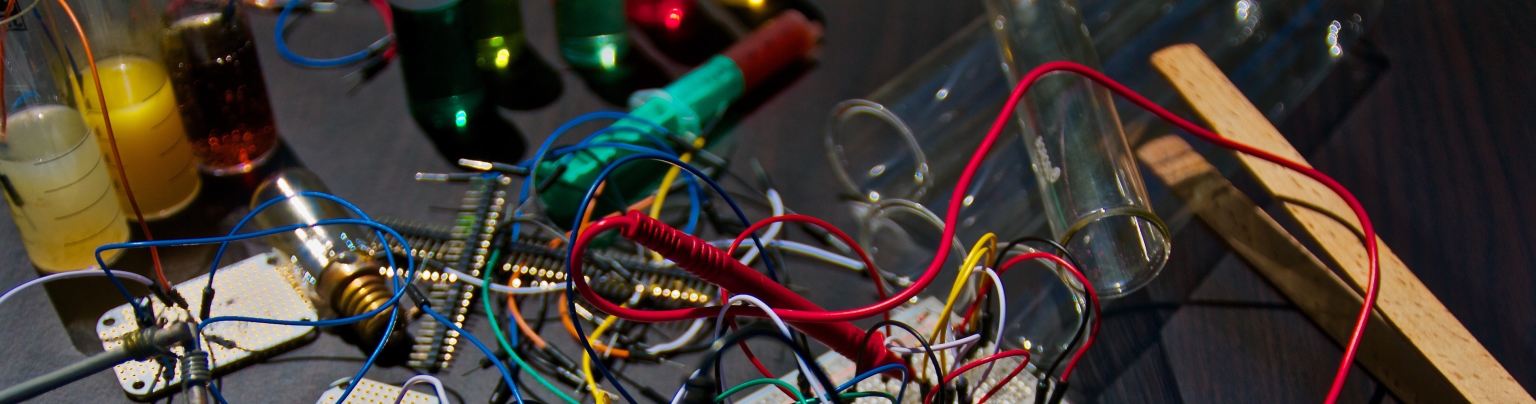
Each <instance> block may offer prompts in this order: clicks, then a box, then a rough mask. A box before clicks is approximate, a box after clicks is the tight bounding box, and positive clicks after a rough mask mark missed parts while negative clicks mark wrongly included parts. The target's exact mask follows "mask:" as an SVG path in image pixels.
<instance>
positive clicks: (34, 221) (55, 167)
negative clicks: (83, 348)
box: [0, 5, 129, 273]
mask: <svg viewBox="0 0 1536 404" xmlns="http://www.w3.org/2000/svg"><path fill="white" fill-rule="evenodd" d="M47 6H48V5H45V6H44V7H47ZM40 15H42V14H40V13H28V14H22V15H20V16H18V17H14V19H12V20H7V21H6V22H5V23H4V24H3V25H4V26H6V27H7V29H6V30H5V32H3V33H0V35H4V38H5V42H4V46H5V82H4V84H5V86H4V95H5V98H4V102H5V103H6V105H4V106H3V107H4V108H5V109H6V110H7V113H8V116H7V117H6V118H5V127H4V132H3V133H0V186H3V189H4V191H5V192H4V193H5V198H6V202H8V205H10V207H11V220H12V221H14V222H15V223H16V229H17V230H18V232H19V233H20V234H21V240H22V244H23V245H24V246H25V247H26V250H27V255H28V256H29V257H30V258H31V259H32V263H33V264H34V265H36V266H37V267H38V268H39V269H41V270H42V271H43V272H53V273H56V272H65V271H72V270H79V269H85V268H90V267H94V266H95V265H96V260H95V258H94V251H95V249H96V247H98V246H101V245H103V244H109V243H120V242H125V241H128V236H129V233H128V224H127V222H126V221H125V220H124V219H123V212H122V210H121V209H120V208H119V207H118V202H117V194H116V193H114V192H113V191H112V167H111V166H110V165H108V164H107V163H106V162H105V161H104V160H103V158H102V154H101V150H100V149H99V148H98V145H97V143H96V140H95V139H94V138H93V137H92V136H91V129H90V127H89V126H87V125H86V123H85V120H84V119H83V117H81V115H80V112H79V111H77V110H75V109H74V108H72V107H71V106H72V105H74V100H73V99H72V98H71V95H72V92H73V91H72V90H71V89H70V88H71V87H70V84H69V80H70V79H69V71H68V68H67V67H66V65H65V60H63V55H62V53H61V52H60V49H58V44H59V43H60V41H62V40H63V39H64V38H60V37H58V36H57V35H58V34H59V33H60V31H59V28H60V27H59V26H49V25H48V22H47V21H43V20H41V19H40V18H39V16H40ZM117 253H118V252H117V251H111V252H106V253H103V258H104V259H105V260H106V261H107V263H109V264H110V263H111V262H112V260H114V259H115V258H117V256H118V254H117Z"/></svg>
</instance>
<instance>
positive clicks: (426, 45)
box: [390, 0, 525, 161]
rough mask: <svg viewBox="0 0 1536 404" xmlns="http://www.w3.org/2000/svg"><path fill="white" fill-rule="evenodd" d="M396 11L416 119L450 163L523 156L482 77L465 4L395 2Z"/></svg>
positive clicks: (407, 91) (408, 93)
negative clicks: (460, 160)
mask: <svg viewBox="0 0 1536 404" xmlns="http://www.w3.org/2000/svg"><path fill="white" fill-rule="evenodd" d="M476 1H480V0H476ZM390 9H391V11H392V12H393V14H394V19H395V46H396V48H395V49H396V50H397V51H398V52H399V57H400V68H401V70H402V73H403V74H404V76H405V94H406V96H407V97H408V100H407V101H408V105H409V106H410V109H411V116H412V117H414V118H416V124H417V125H419V126H421V128H422V130H423V131H425V132H427V135H428V136H429V137H430V138H431V139H432V143H433V144H434V145H435V146H436V147H437V150H438V152H439V153H440V154H442V155H443V157H445V158H447V159H448V160H449V161H457V160H458V159H459V158H472V159H477V160H487V161H512V160H514V159H516V158H518V157H521V155H522V153H523V149H524V147H525V145H524V144H523V140H522V137H520V136H519V135H518V134H517V133H516V132H515V131H513V129H512V128H511V127H510V125H507V124H506V123H505V122H504V121H502V120H501V117H500V116H497V114H496V109H495V106H494V105H492V104H491V103H490V101H489V100H487V99H486V90H485V86H484V84H482V81H481V80H480V77H481V76H478V75H476V67H475V57H476V56H475V55H477V54H479V53H477V52H475V50H474V48H475V45H474V42H475V41H474V40H472V38H473V37H471V36H470V34H469V32H467V31H466V29H467V28H466V25H467V24H468V20H467V19H468V18H470V17H469V16H466V15H465V13H466V8H465V7H461V4H460V1H459V0H395V1H391V2H390ZM518 32H521V31H518ZM519 35H521V34H519ZM508 40H511V39H508ZM517 41H519V42H520V41H521V37H520V36H519V37H518V39H517ZM509 46H510V45H509ZM515 48H516V47H515V46H514V47H511V48H509V49H515ZM509 57H510V56H509Z"/></svg>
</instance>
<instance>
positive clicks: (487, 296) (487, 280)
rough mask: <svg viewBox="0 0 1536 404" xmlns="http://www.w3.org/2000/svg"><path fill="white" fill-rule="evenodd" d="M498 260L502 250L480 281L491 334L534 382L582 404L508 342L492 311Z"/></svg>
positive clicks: (481, 301)
mask: <svg viewBox="0 0 1536 404" xmlns="http://www.w3.org/2000/svg"><path fill="white" fill-rule="evenodd" d="M498 259H501V250H499V249H498V250H492V251H491V259H490V260H487V261H486V263H487V264H489V266H487V267H486V268H485V274H484V275H481V279H480V281H481V282H483V283H481V285H485V287H482V288H480V303H483V304H484V305H485V317H486V318H489V319H491V332H493V333H495V334H496V342H497V343H498V344H501V349H503V350H506V351H507V356H509V357H511V358H512V361H513V362H517V366H519V367H522V368H523V370H525V371H527V372H528V374H531V375H533V380H535V381H538V382H539V384H540V385H542V386H544V388H545V389H548V390H549V391H551V392H554V393H555V395H556V396H559V397H560V399H561V400H565V402H567V403H570V404H580V402H578V401H576V400H575V399H572V398H571V396H568V395H566V394H565V392H563V391H560V389H557V388H555V386H554V385H553V384H550V383H549V380H545V379H544V375H542V374H539V371H538V370H535V369H534V368H533V367H532V366H528V362H523V358H522V357H520V356H518V355H517V350H514V349H512V343H511V342H510V341H508V340H507V335H506V334H503V333H502V332H501V324H499V323H498V322H497V321H496V312H495V311H494V310H491V288H490V285H491V273H492V272H495V269H496V260H498ZM507 298H508V299H511V298H512V297H511V296H507Z"/></svg>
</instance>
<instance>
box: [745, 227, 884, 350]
mask: <svg viewBox="0 0 1536 404" xmlns="http://www.w3.org/2000/svg"><path fill="white" fill-rule="evenodd" d="M779 222H795V223H806V224H810V225H812V226H816V227H820V228H821V229H822V230H826V231H827V232H828V233H832V236H833V237H837V239H838V240H841V241H842V242H843V244H847V245H848V246H850V247H852V248H853V252H854V253H855V254H858V255H859V260H862V261H864V268H866V269H867V270H866V271H864V272H866V273H868V274H869V279H870V282H874V283H875V295H876V296H878V297H879V298H880V299H885V298H886V296H887V295H886V292H885V281H884V280H882V279H881V278H880V270H878V269H876V268H875V261H874V260H872V259H870V258H869V253H867V252H865V251H864V247H863V246H860V245H859V243H856V242H854V241H853V237H849V236H848V233H844V232H843V230H842V229H839V228H837V226H833V225H832V224H831V223H827V221H825V220H821V219H820V218H817V217H815V216H807V215H801V214H795V213H791V214H787V215H779V216H773V217H770V218H767V219H763V220H760V221H758V222H757V223H753V224H752V225H751V226H747V229H746V230H742V231H741V234H738V235H736V239H735V240H731V246H730V248H728V249H726V250H725V252H726V254H730V255H735V253H736V247H740V246H741V243H742V242H743V241H745V240H746V239H747V237H750V236H752V233H754V232H756V231H758V230H761V229H762V228H764V227H768V225H771V224H774V223H779ZM763 253H764V254H767V252H766V251H764V252H763ZM884 314H885V319H886V320H890V319H891V313H890V312H885V313H884ZM886 328H887V330H886V333H890V330H889V328H890V327H889V326H887V327H886Z"/></svg>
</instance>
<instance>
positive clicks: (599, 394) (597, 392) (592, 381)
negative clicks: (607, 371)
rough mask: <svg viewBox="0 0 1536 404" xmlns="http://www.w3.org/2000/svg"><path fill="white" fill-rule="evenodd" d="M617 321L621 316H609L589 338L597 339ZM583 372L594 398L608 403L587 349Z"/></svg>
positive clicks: (598, 403) (589, 339)
mask: <svg viewBox="0 0 1536 404" xmlns="http://www.w3.org/2000/svg"><path fill="white" fill-rule="evenodd" d="M617 322H619V316H608V318H606V319H603V322H602V323H599V324H598V325H597V328H595V329H593V330H592V335H591V336H589V337H587V340H588V341H597V337H598V336H599V335H603V332H604V331H608V329H609V328H611V327H613V324H614V323H617ZM581 373H582V375H583V376H584V377H585V378H586V379H587V390H588V391H591V392H592V400H593V401H595V402H597V404H608V396H607V392H605V391H603V390H602V389H599V388H598V387H597V376H595V375H593V374H592V355H590V354H587V352H586V350H582V352H581Z"/></svg>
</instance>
